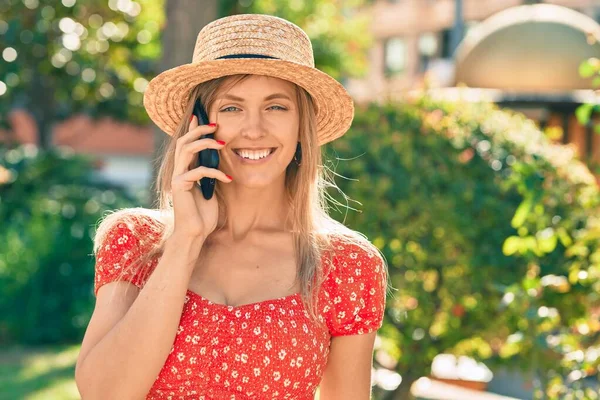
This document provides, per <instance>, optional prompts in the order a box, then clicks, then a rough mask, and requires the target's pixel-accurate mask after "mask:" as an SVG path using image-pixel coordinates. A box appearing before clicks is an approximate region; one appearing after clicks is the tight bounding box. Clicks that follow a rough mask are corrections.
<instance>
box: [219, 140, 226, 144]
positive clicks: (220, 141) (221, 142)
mask: <svg viewBox="0 0 600 400" xmlns="http://www.w3.org/2000/svg"><path fill="white" fill-rule="evenodd" d="M217 143H219V144H225V142H224V141H222V140H217Z"/></svg>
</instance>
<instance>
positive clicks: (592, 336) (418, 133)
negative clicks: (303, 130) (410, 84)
mask: <svg viewBox="0 0 600 400" xmlns="http://www.w3.org/2000/svg"><path fill="white" fill-rule="evenodd" d="M328 150H329V151H331V156H333V157H339V158H340V159H352V161H351V162H340V163H339V165H338V166H337V167H336V168H335V169H336V172H337V173H339V174H341V175H343V176H345V177H348V178H350V179H358V182H356V181H344V180H340V182H338V183H339V185H340V187H341V189H342V190H343V191H344V192H345V193H346V194H347V195H348V196H349V197H350V198H352V199H360V200H361V202H362V203H363V204H364V205H363V206H362V207H360V208H361V209H362V211H363V212H362V213H360V214H356V213H349V214H348V215H347V216H341V218H342V217H343V218H345V223H347V224H348V225H349V226H352V227H353V228H356V229H358V230H359V231H361V232H364V233H365V234H367V236H368V237H369V238H370V239H372V240H373V242H374V244H375V245H377V246H378V247H379V248H380V249H382V251H383V252H384V254H385V255H386V258H387V260H388V263H389V266H390V273H391V279H392V283H393V285H394V286H395V287H396V288H398V289H399V290H398V291H397V292H395V295H394V296H392V297H391V298H389V301H388V309H387V311H386V321H385V325H384V327H383V329H382V334H383V335H384V337H385V339H384V341H383V346H382V350H381V351H384V352H386V353H388V354H389V355H391V356H393V357H394V358H395V359H396V360H397V363H396V366H395V369H396V371H397V372H398V373H400V375H402V377H403V382H405V383H407V384H410V383H411V382H412V380H414V379H415V378H418V377H420V376H423V375H427V374H428V373H429V368H430V365H431V362H432V359H433V357H434V356H435V355H437V354H439V353H442V352H453V353H456V354H465V355H470V356H473V357H475V358H477V359H480V360H485V362H486V363H487V364H488V365H491V366H494V365H496V366H499V365H508V366H519V367H520V368H522V369H523V370H526V371H533V372H534V373H535V375H536V376H537V379H536V381H535V383H536V384H538V386H539V387H543V388H544V390H546V392H547V393H555V394H556V395H555V396H554V397H548V398H553V399H554V398H564V397H563V396H564V395H565V394H566V393H567V390H568V389H573V388H575V387H576V386H577V384H578V383H579V382H581V381H582V379H583V378H585V377H586V376H589V375H594V374H596V373H597V372H596V371H597V370H596V369H595V368H596V367H597V366H598V361H599V360H598V356H597V355H596V353H597V348H598V347H597V346H598V345H599V344H600V343H599V342H598V335H599V334H600V326H599V324H597V323H594V322H593V321H594V320H595V319H593V318H592V313H593V310H594V307H595V306H597V305H598V298H597V295H596V294H595V293H598V289H599V288H600V282H599V280H598V278H599V277H600V262H599V260H600V253H598V244H597V243H596V241H597V238H598V237H599V234H600V230H598V223H597V221H596V217H595V215H597V214H598V187H597V185H596V182H595V179H594V177H593V176H592V175H591V174H590V172H589V171H588V170H587V168H586V167H585V166H584V165H583V164H582V163H580V162H579V161H577V160H575V159H574V155H573V151H572V150H570V149H569V148H567V147H565V146H561V145H553V144H551V143H550V142H549V141H548V140H547V139H546V138H545V136H544V134H543V133H542V132H540V131H539V129H538V128H537V127H536V126H535V124H534V123H533V122H532V121H529V120H527V119H526V118H524V117H523V116H521V115H518V114H514V113H511V112H508V111H501V110H498V109H497V108H495V107H493V106H491V105H486V104H460V103H457V104H448V103H436V102H432V101H429V100H427V99H420V100H419V101H416V102H414V103H406V104H386V105H384V106H382V107H380V106H376V105H370V106H369V107H366V108H362V109H358V110H357V114H356V118H355V122H354V124H353V127H352V129H351V131H350V132H348V133H347V135H346V137H345V138H344V139H342V140H339V141H336V142H333V143H332V144H331V145H330V146H328ZM331 195H332V196H334V197H335V193H331ZM350 206H354V204H350ZM594 239H596V240H594ZM596 320H597V318H596ZM579 324H582V329H576V328H575V329H574V328H573V327H574V326H575V327H576V326H579ZM586 352H587V354H588V355H589V356H588V357H587V358H586V357H583V358H582V357H581V355H582V354H583V355H585V354H586ZM574 360H578V361H577V362H574ZM573 371H579V374H573ZM553 376H558V377H562V380H561V385H560V387H559V388H558V389H557V388H556V386H553V385H554V384H555V383H556V382H557V381H556V380H555V379H554V380H553V379H550V378H551V377H553ZM567 386H568V387H567Z"/></svg>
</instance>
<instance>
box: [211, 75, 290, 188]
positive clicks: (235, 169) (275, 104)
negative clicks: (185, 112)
mask: <svg viewBox="0 0 600 400" xmlns="http://www.w3.org/2000/svg"><path fill="white" fill-rule="evenodd" d="M209 115H210V121H211V122H216V123H217V131H216V133H215V138H216V139H219V140H224V141H225V142H226V143H227V145H226V146H225V147H224V148H223V150H221V151H220V152H219V155H220V157H221V160H220V163H219V169H220V170H222V171H223V172H225V173H226V174H229V175H231V176H232V177H233V183H234V184H241V185H244V186H247V187H264V186H268V185H269V184H270V183H272V182H273V181H274V180H275V179H277V178H279V177H280V176H281V175H282V174H284V173H285V170H286V168H287V166H288V165H289V163H290V162H291V161H292V159H293V157H294V153H295V151H296V145H297V143H298V131H299V115H298V104H297V101H296V89H295V85H294V84H292V83H290V82H288V81H285V80H282V79H278V78H273V77H267V76H260V75H253V76H250V77H248V78H247V79H244V80H243V81H241V82H239V83H237V84H236V85H235V86H233V87H231V88H229V87H228V85H227V83H225V85H224V89H221V90H219V91H218V92H217V93H216V97H215V101H214V102H213V104H212V106H211V109H210V112H209Z"/></svg>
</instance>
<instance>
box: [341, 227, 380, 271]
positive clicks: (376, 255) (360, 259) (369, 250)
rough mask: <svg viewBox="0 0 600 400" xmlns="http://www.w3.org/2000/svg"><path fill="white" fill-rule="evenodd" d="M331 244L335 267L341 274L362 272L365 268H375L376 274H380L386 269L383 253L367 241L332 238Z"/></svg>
mask: <svg viewBox="0 0 600 400" xmlns="http://www.w3.org/2000/svg"><path fill="white" fill-rule="evenodd" d="M330 243H331V245H330V248H331V251H332V252H331V255H332V262H333V267H334V269H336V270H338V271H339V272H341V273H349V272H356V271H357V270H359V271H360V272H362V269H363V268H373V269H374V270H375V271H374V272H379V271H380V269H381V268H385V262H384V260H383V257H382V255H381V252H380V251H379V249H377V247H375V245H373V244H372V243H371V242H369V241H368V240H367V239H362V238H360V239H355V238H345V237H339V236H338V237H334V238H332V239H331V242H330ZM360 272H359V273H360Z"/></svg>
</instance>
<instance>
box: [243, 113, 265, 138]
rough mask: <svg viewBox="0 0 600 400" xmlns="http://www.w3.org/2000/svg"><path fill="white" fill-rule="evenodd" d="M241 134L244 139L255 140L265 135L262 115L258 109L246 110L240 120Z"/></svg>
mask: <svg viewBox="0 0 600 400" xmlns="http://www.w3.org/2000/svg"><path fill="white" fill-rule="evenodd" d="M241 135H242V136H243V137H245V138H246V139H250V140H256V139H260V138H263V137H264V136H265V135H266V130H265V124H264V120H263V117H262V115H261V113H260V112H259V111H254V112H248V113H247V114H246V118H245V119H244V120H243V121H242V127H241Z"/></svg>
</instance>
